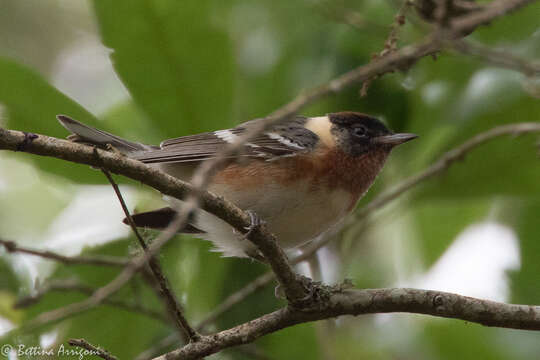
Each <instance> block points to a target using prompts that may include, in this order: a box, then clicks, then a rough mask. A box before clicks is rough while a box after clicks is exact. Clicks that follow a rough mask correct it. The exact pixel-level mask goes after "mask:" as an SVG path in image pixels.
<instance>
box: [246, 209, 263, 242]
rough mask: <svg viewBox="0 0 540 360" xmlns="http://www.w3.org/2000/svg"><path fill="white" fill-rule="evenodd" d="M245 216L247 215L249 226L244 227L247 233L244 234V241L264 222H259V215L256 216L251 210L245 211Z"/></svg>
mask: <svg viewBox="0 0 540 360" xmlns="http://www.w3.org/2000/svg"><path fill="white" fill-rule="evenodd" d="M246 214H248V215H249V220H250V224H249V226H246V227H245V229H246V230H247V232H246V233H245V234H244V237H245V238H246V239H249V236H250V235H251V234H252V233H253V231H255V230H256V229H257V228H258V227H259V226H261V225H262V224H264V221H263V220H261V218H260V217H259V215H257V214H256V213H255V212H254V211H253V210H249V209H248V210H246Z"/></svg>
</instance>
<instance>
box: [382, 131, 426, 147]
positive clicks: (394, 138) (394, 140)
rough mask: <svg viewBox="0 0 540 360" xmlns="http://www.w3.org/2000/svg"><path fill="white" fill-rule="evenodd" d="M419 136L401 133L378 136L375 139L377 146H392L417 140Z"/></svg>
mask: <svg viewBox="0 0 540 360" xmlns="http://www.w3.org/2000/svg"><path fill="white" fill-rule="evenodd" d="M417 137H418V135H416V134H410V133H400V134H392V135H383V136H378V137H376V138H374V139H373V142H375V143H376V144H388V145H392V146H396V145H400V144H403V143H405V142H407V141H409V140H412V139H416V138H417Z"/></svg>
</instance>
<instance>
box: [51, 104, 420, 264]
mask: <svg viewBox="0 0 540 360" xmlns="http://www.w3.org/2000/svg"><path fill="white" fill-rule="evenodd" d="M58 120H59V121H60V123H61V124H62V125H63V126H64V127H65V128H66V129H67V130H69V131H70V132H72V133H73V135H71V136H70V137H68V138H70V139H71V140H74V141H79V142H85V143H90V144H94V145H96V146H105V145H107V144H110V145H111V146H113V147H114V148H115V149H117V150H119V151H121V152H122V153H124V154H125V155H126V156H128V157H130V158H133V159H137V160H140V161H142V162H143V163H146V164H151V165H153V166H157V167H159V168H160V169H161V170H163V171H164V172H166V173H168V174H170V175H172V176H175V177H177V178H180V179H182V180H186V181H189V179H190V177H191V175H192V173H193V171H194V169H195V168H196V167H197V165H198V164H199V163H200V162H202V161H204V160H207V159H211V158H213V157H215V156H217V155H218V154H219V153H220V151H221V150H222V149H223V148H224V146H226V145H227V144H230V143H233V142H234V141H235V140H236V139H237V138H238V137H239V136H240V135H242V134H243V133H245V132H246V131H247V130H248V129H249V128H250V126H252V125H253V123H254V122H255V121H258V120H252V121H248V122H246V123H243V124H240V125H239V126H237V127H235V128H232V129H227V130H219V131H214V132H207V133H202V134H197V135H188V136H183V137H179V138H174V139H169V140H165V141H163V142H162V143H161V144H160V145H159V146H150V145H144V144H140V143H135V142H131V141H128V140H124V139H122V138H119V137H117V136H115V135H112V134H109V133H107V132H104V131H101V130H98V129H94V128H91V127H89V126H87V125H84V124H82V123H80V122H78V121H76V120H73V119H71V118H69V117H67V116H64V115H59V116H58ZM416 137H417V136H416V135H414V134H407V133H401V134H394V133H393V132H392V131H390V130H388V129H387V128H386V127H385V126H384V125H383V123H382V122H380V121H379V120H377V119H376V118H374V117H371V116H369V115H365V114H361V113H357V112H338V113H332V114H328V115H326V116H320V117H296V118H294V119H292V120H289V121H288V122H285V123H281V124H279V125H275V126H273V127H272V128H270V130H268V131H266V132H264V133H262V134H260V135H259V136H257V137H256V138H254V139H252V140H251V141H250V142H248V143H246V144H245V146H244V149H243V151H242V152H240V153H239V154H238V155H237V156H236V157H234V158H231V159H230V160H229V161H228V163H227V164H226V165H225V166H224V167H222V168H221V170H219V171H218V172H217V173H216V174H215V175H214V177H213V178H212V180H211V183H210V186H209V187H208V190H209V191H211V192H213V193H214V194H217V195H222V196H224V197H225V198H226V199H228V200H229V201H231V202H233V203H234V204H236V205H237V206H238V207H240V208H241V209H244V210H250V211H252V212H254V213H255V214H257V215H258V216H259V217H260V218H261V219H262V220H263V221H265V222H266V224H267V227H268V229H269V230H270V231H271V232H272V233H274V235H276V237H277V239H278V241H279V243H280V245H281V246H283V247H284V248H286V249H288V248H294V247H296V246H299V245H302V244H304V243H306V242H308V241H310V240H312V239H314V238H316V237H317V236H319V235H320V234H322V233H323V232H325V231H326V230H328V229H329V228H331V227H332V226H334V225H336V224H337V223H338V222H339V221H340V220H342V219H343V218H344V217H345V216H346V215H347V214H348V213H350V212H351V211H352V210H353V209H354V206H355V204H356V202H357V201H358V199H360V198H361V197H362V196H363V195H364V194H365V193H366V191H367V190H368V188H369V187H370V186H371V184H372V183H373V181H374V180H375V178H376V176H377V174H378V173H379V172H380V171H381V169H382V167H383V165H384V163H385V161H386V158H387V157H388V155H389V154H390V152H391V150H392V149H393V148H394V147H395V146H396V145H399V144H402V143H404V142H406V141H409V140H412V139H414V138H416ZM174 215H175V214H174V210H173V209H172V208H170V207H166V208H162V209H158V210H154V211H150V212H145V213H139V214H135V215H133V219H134V221H135V223H136V225H137V226H140V227H148V228H155V229H160V228H165V227H166V226H167V225H168V224H169V223H170V222H171V221H172V219H173V217H174ZM181 232H185V233H197V234H198V236H200V237H201V238H204V239H207V240H210V241H212V242H213V243H214V245H215V247H216V249H217V250H218V251H221V252H222V253H223V254H224V256H238V257H246V256H252V255H253V254H256V253H257V250H256V249H255V246H254V245H253V244H252V243H251V242H250V241H245V239H243V235H241V234H240V233H238V232H236V231H235V230H234V229H233V228H232V227H231V226H230V225H228V224H227V223H225V222H224V221H222V220H220V219H218V218H217V217H215V216H213V215H211V214H209V213H207V212H205V211H203V210H200V211H198V212H197V214H196V216H195V217H194V218H193V221H192V222H191V223H190V224H189V225H188V226H187V227H186V228H184V229H182V231H181Z"/></svg>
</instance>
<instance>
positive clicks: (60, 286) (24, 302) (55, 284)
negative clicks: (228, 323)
mask: <svg viewBox="0 0 540 360" xmlns="http://www.w3.org/2000/svg"><path fill="white" fill-rule="evenodd" d="M95 290H96V289H95V288H93V287H91V286H88V285H84V284H81V283H80V282H78V281H76V280H72V279H68V280H56V281H51V282H50V283H47V284H45V285H44V286H42V287H40V288H39V289H38V290H37V291H36V292H35V293H33V294H31V295H28V296H25V297H22V298H20V299H18V300H17V302H16V303H15V304H14V305H13V307H14V308H15V309H20V308H25V307H28V306H31V305H33V304H36V303H37V302H39V301H41V299H42V298H43V297H44V296H45V295H47V294H48V293H50V292H52V291H77V292H80V293H83V294H86V295H92V294H93V293H94V292H95ZM103 304H104V305H110V306H114V307H117V308H121V309H124V310H128V311H132V312H134V313H137V314H140V315H145V316H148V317H150V318H152V319H156V320H159V321H161V322H163V323H165V324H169V323H170V320H169V318H168V317H166V316H165V315H164V314H162V313H160V312H157V311H154V310H152V309H148V308H146V307H143V306H141V305H138V304H134V303H129V302H126V301H122V300H115V299H105V300H104V301H103Z"/></svg>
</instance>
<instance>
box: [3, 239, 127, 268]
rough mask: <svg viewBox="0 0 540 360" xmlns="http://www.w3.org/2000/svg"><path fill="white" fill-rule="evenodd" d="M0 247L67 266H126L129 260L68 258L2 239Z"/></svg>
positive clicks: (106, 257)
mask: <svg viewBox="0 0 540 360" xmlns="http://www.w3.org/2000/svg"><path fill="white" fill-rule="evenodd" d="M0 245H3V246H4V248H5V249H6V251H7V252H9V253H21V254H29V255H34V256H39V257H42V258H44V259H49V260H54V261H58V262H61V263H63V264H66V265H98V266H102V265H103V266H116V267H121V266H126V264H127V263H128V260H127V259H125V258H121V257H114V256H106V255H100V256H66V255H61V254H58V253H56V252H53V251H49V250H37V249H31V248H27V247H24V246H20V245H18V244H17V243H16V242H14V241H9V240H2V239H0Z"/></svg>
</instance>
